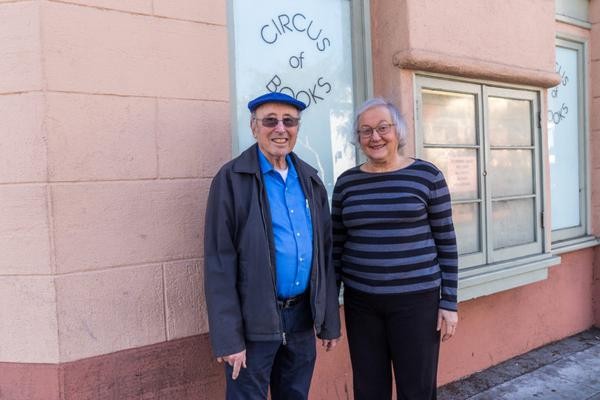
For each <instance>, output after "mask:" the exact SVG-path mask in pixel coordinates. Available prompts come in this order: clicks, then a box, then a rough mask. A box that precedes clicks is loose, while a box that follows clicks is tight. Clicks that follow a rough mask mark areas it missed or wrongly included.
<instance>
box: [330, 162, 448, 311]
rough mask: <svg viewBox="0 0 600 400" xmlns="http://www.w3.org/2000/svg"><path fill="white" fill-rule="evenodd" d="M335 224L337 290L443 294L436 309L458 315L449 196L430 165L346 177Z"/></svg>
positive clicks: (337, 196) (356, 171)
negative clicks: (342, 284)
mask: <svg viewBox="0 0 600 400" xmlns="http://www.w3.org/2000/svg"><path fill="white" fill-rule="evenodd" d="M332 220H333V240H334V243H333V260H334V265H335V268H336V275H337V278H338V282H339V281H340V280H341V281H343V282H344V285H345V286H348V287H351V288H353V289H356V290H360V291H363V292H367V293H374V294H392V293H393V294H398V293H418V292H424V291H428V290H435V289H439V288H441V299H440V308H443V309H446V310H452V311H456V309H457V302H456V291H457V284H458V256H457V249H456V236H455V234H454V226H453V224H452V209H451V204H450V193H449V192H448V186H447V185H446V181H445V180H444V176H443V175H442V173H441V171H440V170H439V169H437V168H436V167H435V166H434V165H433V164H431V163H429V162H426V161H423V160H419V159H416V160H415V161H414V162H413V163H412V164H411V165H409V166H407V167H405V168H403V169H400V170H397V171H392V172H384V173H369V172H363V171H361V170H360V167H354V168H351V169H349V170H348V171H346V172H344V173H343V174H342V175H341V176H340V177H339V178H338V180H337V182H336V185H335V189H334V191H333V201H332Z"/></svg>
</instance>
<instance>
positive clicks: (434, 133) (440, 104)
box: [422, 89, 477, 144]
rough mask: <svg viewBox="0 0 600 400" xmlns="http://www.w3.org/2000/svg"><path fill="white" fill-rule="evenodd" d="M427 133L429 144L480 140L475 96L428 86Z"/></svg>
mask: <svg viewBox="0 0 600 400" xmlns="http://www.w3.org/2000/svg"><path fill="white" fill-rule="evenodd" d="M422 95H423V115H422V118H423V135H424V142H425V143H427V144H477V139H476V137H477V136H476V128H475V96H474V95H472V94H462V93H451V92H442V91H435V90H427V89H424V90H423V91H422Z"/></svg>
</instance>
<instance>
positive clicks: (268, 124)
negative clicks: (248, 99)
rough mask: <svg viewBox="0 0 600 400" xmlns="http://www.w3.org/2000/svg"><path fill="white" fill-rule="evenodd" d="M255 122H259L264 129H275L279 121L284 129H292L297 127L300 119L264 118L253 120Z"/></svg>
mask: <svg viewBox="0 0 600 400" xmlns="http://www.w3.org/2000/svg"><path fill="white" fill-rule="evenodd" d="M254 119H255V120H257V121H260V122H261V124H262V126H264V127H265V128H275V127H276V126H277V124H278V123H279V121H281V122H283V126H285V127H286V128H293V127H295V126H298V123H299V122H300V118H294V117H283V119H277V118H275V117H266V118H254Z"/></svg>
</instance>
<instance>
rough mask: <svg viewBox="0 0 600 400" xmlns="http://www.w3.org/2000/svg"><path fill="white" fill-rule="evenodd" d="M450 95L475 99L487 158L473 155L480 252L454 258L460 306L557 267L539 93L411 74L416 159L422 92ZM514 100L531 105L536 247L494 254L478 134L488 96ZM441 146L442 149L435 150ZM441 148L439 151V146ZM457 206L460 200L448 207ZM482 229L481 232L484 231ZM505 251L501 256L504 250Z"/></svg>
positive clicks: (483, 128)
mask: <svg viewBox="0 0 600 400" xmlns="http://www.w3.org/2000/svg"><path fill="white" fill-rule="evenodd" d="M423 89H429V90H438V91H445V90H449V91H453V92H459V93H467V94H475V101H476V102H477V103H476V106H475V107H476V108H475V110H476V115H475V118H476V129H478V132H477V137H478V141H479V142H478V145H479V146H480V147H481V151H482V152H486V154H483V153H481V154H479V155H478V163H477V165H478V168H479V171H477V175H478V188H479V190H483V192H481V193H480V194H479V197H480V198H481V197H482V196H484V197H486V198H485V199H484V204H485V211H483V210H482V209H481V208H480V210H479V213H480V218H481V220H480V235H482V236H483V235H486V237H487V241H486V237H480V240H481V248H482V251H481V252H479V253H477V254H475V255H473V254H467V255H461V256H459V292H458V298H459V301H465V300H468V299H472V298H476V297H479V296H484V295H489V294H493V293H497V292H499V291H502V290H508V289H511V288H514V287H518V286H522V285H526V284H529V283H533V282H537V281H540V280H543V279H546V278H547V276H548V271H547V269H548V268H549V267H551V266H553V265H556V264H559V263H560V257H558V256H556V255H555V254H552V253H551V252H550V248H549V247H550V246H549V240H550V236H549V231H550V229H549V227H547V226H544V221H543V214H544V212H545V209H546V208H547V207H548V205H549V204H548V203H547V199H546V196H547V195H546V192H547V186H546V185H547V182H546V177H547V176H548V171H547V168H548V167H547V165H546V163H545V162H544V160H545V158H546V157H547V153H546V152H547V148H546V147H544V145H543V143H544V142H543V141H542V138H543V137H544V136H543V135H544V134H545V132H544V127H542V125H541V109H542V105H543V103H542V101H543V100H542V99H543V97H542V90H541V89H539V88H534V87H529V86H522V85H508V84H500V83H497V82H489V81H484V80H473V79H468V78H465V79H459V78H456V77H452V76H446V75H443V74H431V73H422V72H415V74H414V99H415V101H414V107H415V154H416V156H417V157H421V156H422V153H423V149H424V145H426V144H425V143H424V135H423V125H424V124H423V117H422V90H423ZM490 95H491V96H492V97H494V95H498V96H500V97H508V98H517V99H524V100H529V101H531V104H532V107H531V111H530V112H531V119H530V121H531V124H532V125H531V127H532V134H533V136H532V142H533V155H532V156H533V157H534V159H533V163H532V169H533V179H534V193H535V196H536V200H535V205H534V207H535V209H534V216H533V217H534V218H535V219H534V223H535V235H536V237H535V242H533V243H532V244H523V245H517V246H514V247H509V248H507V249H497V250H494V251H493V252H492V254H490V250H489V249H490V248H491V247H492V246H493V236H492V232H491V229H492V225H491V223H489V221H491V219H490V218H491V212H492V209H491V190H489V189H488V188H487V187H486V185H487V184H488V182H487V178H485V175H484V174H485V171H486V170H485V163H486V162H489V160H490V154H489V151H490V148H491V147H490V145H489V143H488V140H486V141H483V139H484V138H483V135H484V134H485V132H487V131H488V126H487V124H488V121H487V120H486V117H485V116H486V115H488V112H487V109H485V108H487V99H488V96H490ZM440 146H441V145H440ZM441 147H444V146H441ZM456 203H458V204H460V201H457V202H454V201H453V204H456ZM484 229H485V231H484ZM503 250H506V251H503Z"/></svg>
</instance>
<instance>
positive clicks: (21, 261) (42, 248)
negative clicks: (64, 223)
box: [0, 185, 52, 352]
mask: <svg viewBox="0 0 600 400" xmlns="http://www.w3.org/2000/svg"><path fill="white" fill-rule="evenodd" d="M0 221H2V222H0V252H1V254H2V256H1V257H0V275H2V274H11V275H19V274H23V275H25V274H49V273H51V272H52V267H51V265H52V263H51V257H50V234H49V229H48V207H47V194H46V186H44V185H18V186H15V185H2V186H0ZM0 304H2V303H0ZM0 321H7V320H2V319H0ZM1 331H2V330H1V329H0V335H1ZM0 352H1V351H0Z"/></svg>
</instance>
